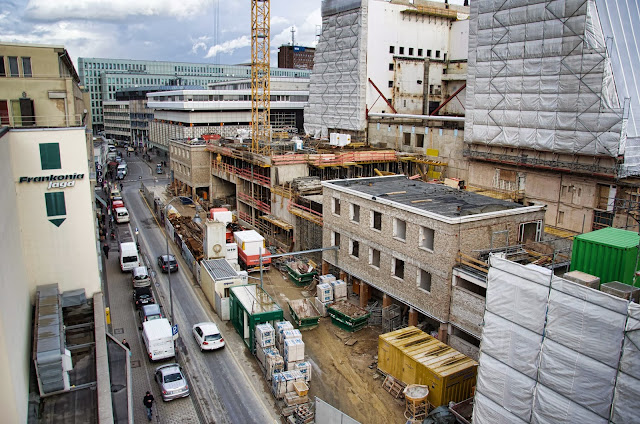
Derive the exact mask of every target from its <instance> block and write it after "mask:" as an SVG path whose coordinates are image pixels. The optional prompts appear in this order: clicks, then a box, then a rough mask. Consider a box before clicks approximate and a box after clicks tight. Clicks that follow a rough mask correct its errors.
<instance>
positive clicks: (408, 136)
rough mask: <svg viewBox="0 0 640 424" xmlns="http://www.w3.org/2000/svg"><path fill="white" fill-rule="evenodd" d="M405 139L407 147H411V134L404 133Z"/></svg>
mask: <svg viewBox="0 0 640 424" xmlns="http://www.w3.org/2000/svg"><path fill="white" fill-rule="evenodd" d="M405 106H406V104H405ZM403 137H404V145H405V146H411V133H404V134H403Z"/></svg>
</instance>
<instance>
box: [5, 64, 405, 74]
mask: <svg viewBox="0 0 640 424" xmlns="http://www.w3.org/2000/svg"><path fill="white" fill-rule="evenodd" d="M389 70H390V71H393V63H390V64H389ZM2 76H4V75H2Z"/></svg>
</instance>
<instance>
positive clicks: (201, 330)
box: [193, 322, 224, 350]
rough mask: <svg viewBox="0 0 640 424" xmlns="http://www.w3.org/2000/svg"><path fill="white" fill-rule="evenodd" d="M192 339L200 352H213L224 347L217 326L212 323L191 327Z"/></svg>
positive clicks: (202, 323)
mask: <svg viewBox="0 0 640 424" xmlns="http://www.w3.org/2000/svg"><path fill="white" fill-rule="evenodd" d="M193 337H194V338H195V339H196V343H198V346H200V350H215V349H220V348H223V347H224V339H223V338H222V334H220V331H219V330H218V326H217V325H215V324H214V323H212V322H201V323H199V324H196V325H194V326H193Z"/></svg>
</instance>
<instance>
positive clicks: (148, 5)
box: [25, 0, 212, 21]
mask: <svg viewBox="0 0 640 424" xmlns="http://www.w3.org/2000/svg"><path fill="white" fill-rule="evenodd" d="M211 4H212V0H180V1H176V0H134V1H131V0H109V1H105V0H81V1H78V0H54V1H52V0H29V3H28V4H27V7H26V9H25V15H26V16H28V17H29V18H31V19H36V20H43V21H55V20H64V19H83V20H84V19H97V20H120V19H124V18H126V17H130V16H168V17H175V18H178V19H182V18H188V17H193V16H199V15H200V14H201V13H202V12H203V11H204V10H207V9H208V8H209V7H210V5H211Z"/></svg>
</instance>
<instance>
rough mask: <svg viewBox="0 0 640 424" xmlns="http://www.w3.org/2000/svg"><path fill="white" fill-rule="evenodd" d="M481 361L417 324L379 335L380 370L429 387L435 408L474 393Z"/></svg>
mask: <svg viewBox="0 0 640 424" xmlns="http://www.w3.org/2000/svg"><path fill="white" fill-rule="evenodd" d="M477 367H478V363H477V362H476V361H474V360H473V359H471V358H469V357H467V356H465V355H463V354H462V353H460V352H458V351H457V350H455V349H453V348H452V347H450V346H447V345H446V344H444V343H442V342H441V341H439V340H438V339H435V338H433V337H431V336H430V335H428V334H427V333H425V332H423V331H422V330H419V329H418V328H416V327H407V328H403V329H400V330H396V331H392V332H390V333H386V334H381V335H380V336H379V338H378V369H379V370H380V371H382V372H383V373H384V374H388V375H391V376H392V377H394V378H396V379H397V380H400V381H402V382H403V383H405V384H407V385H409V384H420V385H424V386H428V387H429V395H428V397H427V400H428V401H429V403H430V405H431V406H432V407H438V406H441V405H448V404H449V402H460V401H463V400H465V399H467V398H469V397H471V395H472V390H473V387H474V386H475V385H476V374H477Z"/></svg>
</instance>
